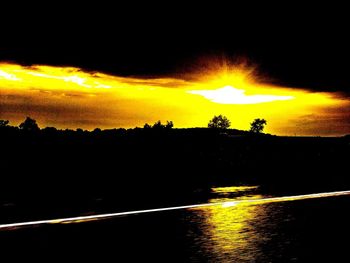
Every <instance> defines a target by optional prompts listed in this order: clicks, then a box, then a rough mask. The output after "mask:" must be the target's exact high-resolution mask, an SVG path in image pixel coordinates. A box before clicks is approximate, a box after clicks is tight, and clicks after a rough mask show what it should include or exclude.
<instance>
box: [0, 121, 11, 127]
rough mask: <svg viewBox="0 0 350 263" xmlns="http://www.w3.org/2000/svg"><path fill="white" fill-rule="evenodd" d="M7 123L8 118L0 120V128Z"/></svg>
mask: <svg viewBox="0 0 350 263" xmlns="http://www.w3.org/2000/svg"><path fill="white" fill-rule="evenodd" d="M8 124H9V121H8V120H0V128H2V127H6V126H7V125H8Z"/></svg>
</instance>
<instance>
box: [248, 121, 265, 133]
mask: <svg viewBox="0 0 350 263" xmlns="http://www.w3.org/2000/svg"><path fill="white" fill-rule="evenodd" d="M266 124H267V121H266V120H265V119H259V118H258V119H255V120H254V121H253V122H252V123H251V124H250V132H253V133H261V132H262V131H263V130H264V128H265V125H266Z"/></svg>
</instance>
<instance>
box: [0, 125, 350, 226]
mask: <svg viewBox="0 0 350 263" xmlns="http://www.w3.org/2000/svg"><path fill="white" fill-rule="evenodd" d="M0 133H1V134H0V140H1V155H2V157H1V160H2V161H1V164H2V168H1V169H2V184H1V185H2V190H1V196H0V202H1V213H0V214H1V221H2V222H13V221H20V220H30V219H40V218H53V217H55V216H56V217H58V216H63V215H77V214H89V213H97V212H105V211H110V210H118V211H126V210H131V209H144V208H152V207H165V206H170V205H182V204H189V203H191V202H193V201H194V200H196V201H195V202H198V200H201V196H203V198H204V196H206V194H207V193H208V192H209V191H210V189H211V187H214V186H230V185H258V186H260V188H261V190H262V191H264V192H266V193H269V192H273V193H274V194H276V193H277V194H278V193H279V192H280V193H305V192H316V191H331V190H343V189H348V187H349V186H350V179H349V177H348V175H347V172H346V171H347V169H348V160H349V157H350V137H349V136H344V137H280V136H274V135H269V134H263V133H256V132H251V131H250V132H249V131H240V130H235V129H220V128H189V129H175V128H173V123H172V122H168V123H167V124H166V125H163V124H161V122H157V123H156V124H154V125H153V126H152V125H148V124H146V125H145V127H144V128H134V129H109V130H101V129H98V128H97V129H95V130H93V131H84V130H82V129H77V130H58V129H56V128H53V127H47V128H43V129H40V128H39V127H38V125H37V124H36V121H35V120H33V119H31V118H27V119H26V120H25V121H24V122H23V123H22V124H21V125H19V127H14V126H10V125H9V123H8V122H7V121H2V122H1V128H0ZM203 200H204V199H203Z"/></svg>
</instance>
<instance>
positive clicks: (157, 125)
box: [143, 121, 174, 130]
mask: <svg viewBox="0 0 350 263" xmlns="http://www.w3.org/2000/svg"><path fill="white" fill-rule="evenodd" d="M173 127H174V123H173V122H172V121H167V122H166V124H162V122H161V121H157V122H155V123H154V124H153V126H152V125H149V124H148V123H146V124H145V125H144V126H143V128H144V129H150V128H152V129H158V130H160V129H172V128H173Z"/></svg>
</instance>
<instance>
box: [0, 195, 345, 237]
mask: <svg viewBox="0 0 350 263" xmlns="http://www.w3.org/2000/svg"><path fill="white" fill-rule="evenodd" d="M342 195H350V190H348V191H337V192H326V193H315V194H305V195H294V196H282V197H270V198H259V199H241V200H236V201H226V202H216V203H206V204H194V205H184V206H174V207H165V208H154V209H146V210H136V211H126V212H117V213H107V214H100V215H90V216H77V217H68V218H59V219H48V220H39V221H29V222H21V223H10V224H1V225H0V230H11V229H17V228H21V227H30V226H37V225H43V224H67V223H81V222H87V221H92V220H102V219H107V218H113V217H119V216H128V215H136V214H144V213H153V212H163V211H172V210H181V209H192V208H201V207H211V206H222V207H223V208H226V207H231V206H236V205H240V204H251V205H257V204H263V203H273V202H286V201H296V200H303V199H313V198H324V197H334V196H342Z"/></svg>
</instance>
